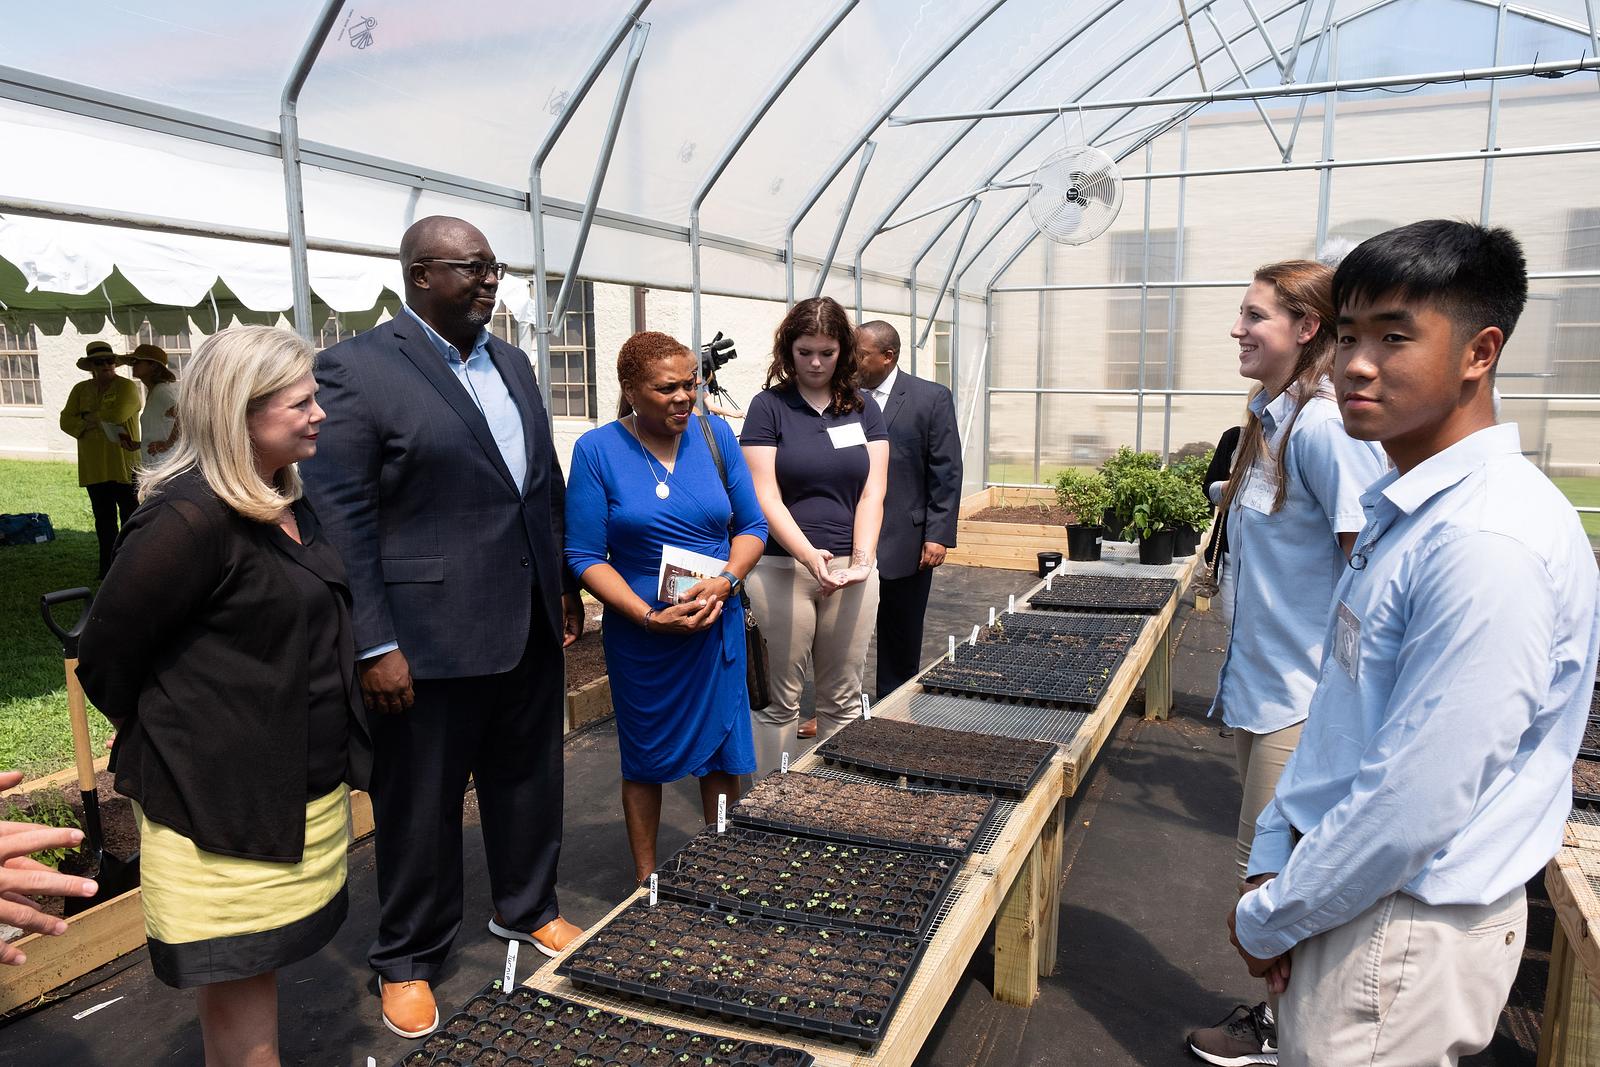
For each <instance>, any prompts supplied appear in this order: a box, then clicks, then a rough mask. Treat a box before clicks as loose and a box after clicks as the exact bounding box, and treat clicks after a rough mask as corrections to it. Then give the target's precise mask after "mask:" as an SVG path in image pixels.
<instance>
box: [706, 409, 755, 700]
mask: <svg viewBox="0 0 1600 1067" xmlns="http://www.w3.org/2000/svg"><path fill="white" fill-rule="evenodd" d="M699 421H700V431H701V432H702V433H704V434H705V435H706V447H707V448H709V449H711V461H712V462H713V463H715V464H716V465H717V475H718V476H719V477H721V479H722V488H723V489H724V490H728V493H729V496H730V497H731V496H732V490H729V489H728V468H727V467H726V466H725V465H724V464H723V462H722V449H720V448H718V447H717V439H716V437H715V436H714V435H713V434H712V431H711V422H710V419H709V418H708V417H707V416H705V415H701V416H700V419H699ZM729 543H730V544H731V543H732V542H731V541H730V542H729ZM739 603H740V604H741V605H742V606H743V607H744V687H745V690H746V691H747V692H748V693H749V695H750V706H751V707H752V708H764V707H766V706H767V705H768V704H770V703H772V689H771V687H770V685H769V684H768V673H767V639H766V638H765V637H763V636H761V627H760V626H759V625H757V623H756V613H755V612H753V611H751V610H750V594H749V593H747V592H745V590H744V585H743V583H740V586H739Z"/></svg>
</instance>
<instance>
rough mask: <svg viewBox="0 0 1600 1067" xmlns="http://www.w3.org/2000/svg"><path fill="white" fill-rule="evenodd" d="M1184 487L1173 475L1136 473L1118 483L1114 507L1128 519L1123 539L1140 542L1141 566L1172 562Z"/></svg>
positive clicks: (1139, 471) (1123, 530)
mask: <svg viewBox="0 0 1600 1067" xmlns="http://www.w3.org/2000/svg"><path fill="white" fill-rule="evenodd" d="M1181 485H1182V483H1181V482H1179V481H1178V479H1177V477H1176V476H1175V475H1173V474H1172V472H1171V471H1165V470H1160V469H1156V470H1149V469H1142V470H1141V469H1134V470H1129V471H1127V472H1126V473H1125V474H1124V475H1123V476H1122V477H1121V478H1119V479H1118V480H1117V482H1116V483H1115V485H1114V486H1113V488H1112V491H1111V506H1112V508H1113V509H1114V510H1115V511H1116V513H1117V514H1118V516H1119V517H1120V516H1126V521H1125V523H1124V525H1123V529H1122V536H1123V540H1125V541H1135V540H1136V541H1138V542H1139V562H1140V563H1152V564H1165V563H1171V562H1172V552H1173V523H1174V515H1175V514H1176V512H1177V511H1178V507H1177V500H1178V495H1179V488H1180V486H1181Z"/></svg>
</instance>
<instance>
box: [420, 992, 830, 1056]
mask: <svg viewBox="0 0 1600 1067" xmlns="http://www.w3.org/2000/svg"><path fill="white" fill-rule="evenodd" d="M812 1062H813V1059H812V1056H811V1054H810V1053H809V1052H805V1051H802V1050H801V1049H797V1048H785V1047H783V1046H781V1045H771V1044H767V1043H766V1042H764V1041H746V1040H743V1039H741V1038H734V1037H717V1036H716V1035H715V1034H702V1033H698V1032H696V1031H694V1030H685V1029H681V1028H678V1027H673V1026H665V1025H662V1024H661V1023H652V1022H647V1021H645V1020H643V1019H634V1018H630V1017H629V1016H626V1015H619V1014H617V1013H616V1012H613V1011H606V1010H605V1009H603V1008H591V1007H589V1006H588V1005H587V1004H579V1003H577V1002H575V1001H571V1000H567V999H565V998H563V997H558V996H556V995H555V994H553V993H545V992H542V991H540V990H537V989H527V988H517V989H513V990H511V991H510V992H506V991H504V990H502V989H501V988H500V983H499V982H498V981H497V982H494V983H492V984H491V985H489V986H488V987H486V988H485V989H484V990H483V992H481V993H479V994H478V995H477V996H475V997H473V998H472V999H471V1000H470V1001H468V1002H467V1006H466V1008H464V1009H463V1010H462V1011H460V1012H457V1013H456V1014H455V1015H453V1016H451V1017H450V1018H449V1019H448V1020H446V1022H445V1024H444V1025H443V1026H441V1027H440V1028H439V1029H438V1031H437V1032H435V1033H434V1034H432V1035H430V1036H429V1037H427V1038H426V1039H424V1040H423V1042H422V1044H421V1046H420V1047H418V1048H416V1049H415V1050H413V1051H412V1052H410V1053H408V1054H407V1055H406V1057H405V1058H404V1059H402V1060H401V1061H400V1065H399V1067H424V1065H429V1067H445V1065H459V1067H468V1065H470V1067H621V1065H626V1067H668V1065H673V1067H690V1065H692V1067H735V1065H740V1067H743V1065H747V1064H748V1065H749V1067H758V1065H759V1067H811V1064H812Z"/></svg>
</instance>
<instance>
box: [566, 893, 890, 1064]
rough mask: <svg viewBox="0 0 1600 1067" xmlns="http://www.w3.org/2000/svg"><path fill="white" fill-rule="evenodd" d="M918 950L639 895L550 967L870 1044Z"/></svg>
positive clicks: (859, 933)
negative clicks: (629, 973)
mask: <svg viewBox="0 0 1600 1067" xmlns="http://www.w3.org/2000/svg"><path fill="white" fill-rule="evenodd" d="M680 924H682V925H684V926H686V929H679V928H678V927H679V925H680ZM641 945H642V946H646V947H639V946H641ZM921 950H922V942H921V940H919V939H916V938H910V937H901V936H896V935H892V934H882V933H873V932H869V931H864V930H839V929H829V928H828V927H825V926H816V925H813V924H810V923H796V922H777V921H773V920H770V919H762V918H751V917H749V916H743V915H730V914H727V913H725V912H718V911H713V910H710V909H707V908H702V907H698V906H696V905H693V904H682V903H677V902H674V901H662V902H660V903H658V904H657V905H655V906H654V907H651V906H650V905H648V904H646V903H645V902H644V901H643V900H636V901H634V902H633V903H632V904H630V905H629V906H628V907H626V908H624V909H623V910H622V911H621V912H619V913H617V915H615V916H614V917H613V918H612V919H611V921H610V922H609V923H607V924H606V925H605V926H603V927H601V928H600V929H599V930H596V931H595V932H594V933H593V934H591V935H590V936H589V938H588V939H587V940H586V941H584V943H583V944H582V945H580V946H579V947H578V948H577V949H576V950H575V951H573V952H572V953H571V954H570V955H569V956H568V957H567V958H566V959H565V960H563V961H562V963H561V965H560V966H559V967H558V968H557V969H556V973H557V974H559V975H562V976H564V977H566V978H569V979H571V980H572V981H574V982H577V983H579V984H584V985H592V986H598V987H600V988H603V989H615V990H620V991H622V992H625V993H632V994H634V995H636V996H641V997H646V998H649V999H652V1000H658V1001H665V1002H666V1003H669V1004H678V1005H683V1006H686V1007H691V1008H699V1009H701V1010H703V1011H708V1012H713V1013H715V1014H718V1015H725V1016H731V1017H733V1018H737V1019H754V1020H756V1021H758V1022H767V1023H773V1024H775V1025H777V1026H779V1027H784V1028H788V1029H794V1030H801V1031H805V1032H808V1033H816V1034H823V1035H827V1036H829V1037H842V1038H848V1039H851V1040H856V1041H861V1042H863V1043H865V1044H867V1045H869V1046H870V1045H875V1044H876V1043H877V1042H878V1041H880V1040H882V1038H883V1035H884V1033H885V1032H886V1031H887V1030H888V1027H889V1023H890V1020H891V1019H893V1017H894V1012H895V1009H896V1007H898V1006H899V1003H900V999H901V998H902V997H903V996H904V995H905V991H906V989H907V988H908V987H909V986H910V983H911V976H912V975H913V973H915V969H916V962H917V960H918V957H919V956H920V953H921ZM907 960H909V961H910V962H909V963H907V962H905V961H907ZM641 967H645V968H649V969H648V970H646V971H643V972H642V973H643V978H642V979H639V980H634V979H627V978H623V977H621V975H620V974H619V973H618V972H619V971H622V970H624V969H627V970H637V969H639V968H641ZM708 990H709V992H708ZM663 1040H664V1038H663ZM676 1055H677V1054H675V1057H676ZM669 1062H674V1063H678V1062H681V1063H684V1064H686V1065H687V1064H688V1063H689V1062H690V1061H688V1060H681V1061H680V1060H677V1059H676V1058H675V1059H674V1060H673V1061H669Z"/></svg>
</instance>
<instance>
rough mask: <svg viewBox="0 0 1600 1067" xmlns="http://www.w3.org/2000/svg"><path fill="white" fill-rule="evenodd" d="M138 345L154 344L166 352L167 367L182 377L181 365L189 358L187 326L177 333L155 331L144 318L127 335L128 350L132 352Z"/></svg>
mask: <svg viewBox="0 0 1600 1067" xmlns="http://www.w3.org/2000/svg"><path fill="white" fill-rule="evenodd" d="M139 345H155V346H156V347H158V348H160V349H161V350H162V351H163V352H165V353H166V354H167V369H168V370H170V371H171V372H172V373H173V374H174V375H176V376H177V377H179V378H182V377H183V365H184V363H185V362H187V361H188V359H189V353H190V351H191V350H190V348H189V327H187V326H185V327H184V328H183V329H182V330H179V331H178V332H177V333H156V329H155V327H154V326H152V325H150V320H149V319H145V320H144V321H143V322H141V323H140V324H139V328H138V329H137V330H135V331H134V332H133V333H130V334H129V335H128V351H129V352H132V351H133V350H134V349H135V348H137V347H138V346H139Z"/></svg>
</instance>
